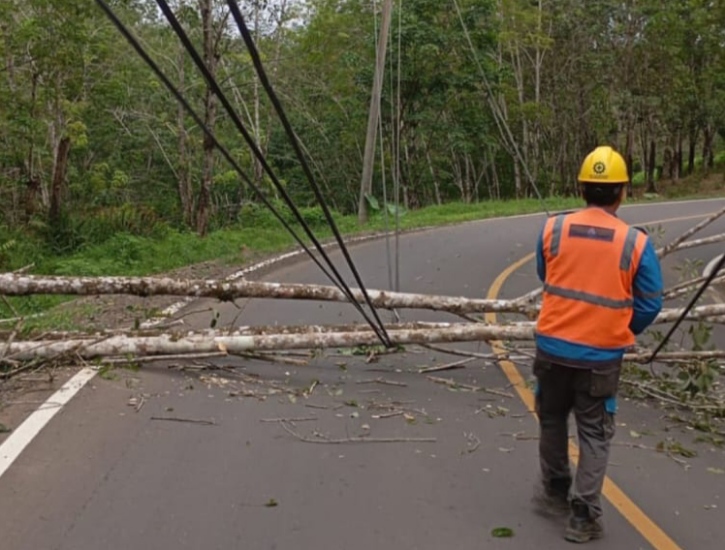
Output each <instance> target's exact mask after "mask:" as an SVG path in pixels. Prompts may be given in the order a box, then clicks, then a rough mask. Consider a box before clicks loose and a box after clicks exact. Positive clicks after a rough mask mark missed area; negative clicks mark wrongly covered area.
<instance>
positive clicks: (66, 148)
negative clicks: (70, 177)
mask: <svg viewBox="0 0 725 550" xmlns="http://www.w3.org/2000/svg"><path fill="white" fill-rule="evenodd" d="M70 145H71V143H70V138H69V137H68V136H64V137H62V138H61V139H60V141H59V142H58V148H57V150H56V153H55V166H54V169H53V180H52V182H51V188H50V189H51V191H50V206H49V209H48V221H49V222H50V224H51V225H53V226H54V225H57V224H58V223H59V222H60V218H61V210H62V205H63V188H64V187H65V177H66V173H67V171H68V157H69V155H70Z"/></svg>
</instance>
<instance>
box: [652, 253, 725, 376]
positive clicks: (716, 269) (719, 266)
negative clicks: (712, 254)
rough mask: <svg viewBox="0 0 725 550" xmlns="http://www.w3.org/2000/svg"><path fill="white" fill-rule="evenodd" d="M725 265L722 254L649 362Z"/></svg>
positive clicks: (724, 258) (724, 257)
mask: <svg viewBox="0 0 725 550" xmlns="http://www.w3.org/2000/svg"><path fill="white" fill-rule="evenodd" d="M723 265H725V254H723V255H722V256H720V259H719V260H718V262H717V264H715V266H714V267H713V269H712V271H711V272H710V274H709V275H708V276H707V279H705V282H703V283H702V286H701V287H700V288H699V290H698V291H697V292H696V293H695V295H694V296H693V297H692V299H691V300H690V303H689V304H687V307H685V309H684V310H683V311H682V313H681V314H680V316H679V317H678V318H677V321H675V324H674V325H672V327H671V328H670V330H669V332H667V334H666V335H665V337H664V338H662V340H661V341H660V343H659V345H658V346H657V347H656V348H655V350H654V351H653V352H652V355H651V356H650V358H649V359H648V360H647V362H648V363H652V362H653V361H654V360H655V358H656V357H657V354H658V353H659V352H660V351H661V350H662V348H664V347H665V344H666V343H667V342H668V341H669V339H670V337H671V336H672V335H673V334H674V333H675V330H677V327H678V326H680V323H682V321H684V320H685V318H686V317H687V314H688V313H689V312H690V310H691V309H692V306H694V305H695V302H697V300H699V299H700V296H702V293H703V292H705V290H707V287H708V286H710V283H712V281H713V280H714V279H715V277H717V274H718V272H719V271H720V270H721V269H722V267H723Z"/></svg>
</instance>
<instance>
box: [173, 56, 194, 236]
mask: <svg viewBox="0 0 725 550" xmlns="http://www.w3.org/2000/svg"><path fill="white" fill-rule="evenodd" d="M185 58H186V50H184V48H182V47H181V46H180V47H179V57H178V64H179V89H181V90H183V89H184V87H185V85H186V70H185V68H184V60H185ZM184 113H185V110H184V107H183V105H181V104H179V105H178V110H177V115H176V120H177V131H178V133H179V135H178V147H179V163H178V169H177V183H178V188H179V202H180V204H181V212H182V215H183V218H184V224H185V225H187V226H188V227H193V223H194V219H193V218H194V204H193V202H194V199H193V197H194V193H193V190H192V186H191V172H190V170H189V135H188V133H187V131H186V123H185V119H184Z"/></svg>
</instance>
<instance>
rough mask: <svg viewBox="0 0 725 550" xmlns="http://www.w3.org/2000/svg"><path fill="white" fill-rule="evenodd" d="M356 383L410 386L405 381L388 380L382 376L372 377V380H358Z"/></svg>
mask: <svg viewBox="0 0 725 550" xmlns="http://www.w3.org/2000/svg"><path fill="white" fill-rule="evenodd" d="M355 383H356V384H383V385H385V386H399V387H401V388H406V387H408V384H405V383H403V382H396V381H394V380H386V379H385V378H382V377H378V378H371V379H370V380H358V381H357V382H355Z"/></svg>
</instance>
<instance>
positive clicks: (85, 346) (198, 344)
mask: <svg viewBox="0 0 725 550" xmlns="http://www.w3.org/2000/svg"><path fill="white" fill-rule="evenodd" d="M681 312H682V310H681V309H669V310H664V311H663V312H662V313H661V314H660V315H659V316H658V317H657V319H656V321H655V322H656V323H667V322H672V321H674V320H675V319H677V317H678V316H679V315H680V314H681ZM723 315H725V304H714V305H706V306H700V307H698V308H694V309H693V310H691V311H690V313H689V314H688V316H687V319H689V320H701V319H712V318H718V317H722V316H723ZM342 328H347V329H348V330H342V331H341V330H340V329H341V327H339V326H334V325H333V326H314V325H313V326H309V325H297V326H273V327H245V328H244V329H242V330H237V331H234V332H227V333H224V332H219V331H205V332H187V333H176V334H174V333H164V334H156V335H143V336H133V335H127V334H108V335H101V336H97V337H86V338H78V339H68V338H64V339H62V340H52V339H48V340H34V341H26V342H13V341H9V342H6V343H5V346H4V351H3V353H4V355H3V359H4V360H12V361H23V360H28V359H48V358H53V357H57V356H59V355H65V354H73V355H76V356H78V357H81V358H84V359H90V358H94V357H103V356H117V355H128V354H131V355H140V356H145V355H179V354H186V353H211V352H218V351H224V352H227V353H231V354H234V353H241V352H246V351H269V350H282V349H317V348H334V347H355V346H361V345H378V344H379V343H380V340H379V338H378V336H377V335H376V334H375V333H374V332H373V331H371V330H369V329H368V328H367V326H366V325H362V324H361V325H348V326H346V327H342ZM534 328H535V323H533V322H521V323H510V324H486V323H402V324H397V325H396V324H393V325H388V326H387V327H386V330H387V331H388V335H389V336H390V339H391V342H392V343H393V344H396V345H406V344H436V343H446V342H472V341H488V342H490V341H504V340H533V338H534ZM267 331H269V332H267Z"/></svg>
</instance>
